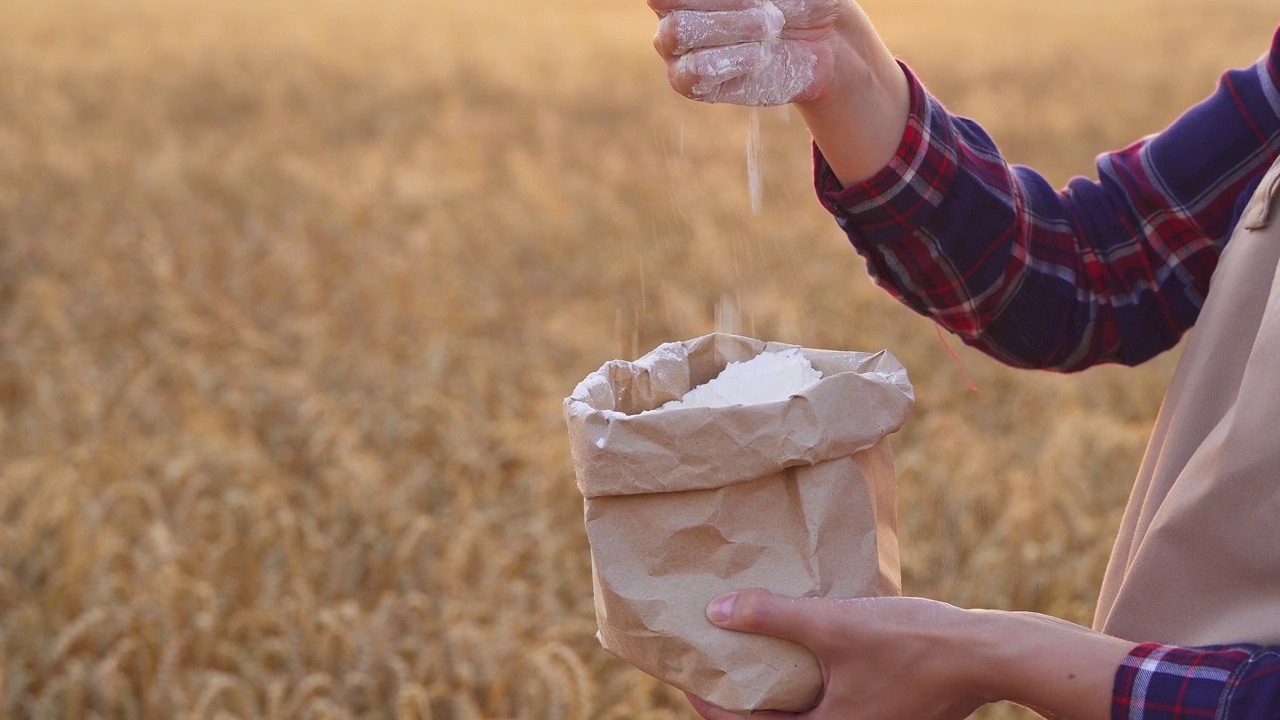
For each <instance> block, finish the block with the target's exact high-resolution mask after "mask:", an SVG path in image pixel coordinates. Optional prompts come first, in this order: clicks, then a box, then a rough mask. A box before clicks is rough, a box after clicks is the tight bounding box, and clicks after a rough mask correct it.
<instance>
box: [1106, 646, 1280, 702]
mask: <svg viewBox="0 0 1280 720" xmlns="http://www.w3.org/2000/svg"><path fill="white" fill-rule="evenodd" d="M1111 717H1112V720H1199V719H1200V718H1209V719H1211V720H1264V719H1266V720H1274V719H1275V718H1280V653H1277V651H1276V650H1275V649H1265V648H1258V647H1255V646H1252V645H1244V646H1239V647H1214V648H1198V649H1188V648H1178V647H1171V646H1168V645H1155V644H1148V645H1139V646H1138V647H1137V648H1134V650H1133V651H1132V652H1131V653H1129V657H1128V658H1127V659H1126V660H1125V662H1124V664H1123V665H1121V666H1120V670H1119V671H1118V672H1117V673H1116V681H1115V692H1114V694H1113V698H1112V703H1111Z"/></svg>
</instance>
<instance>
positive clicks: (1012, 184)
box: [815, 28, 1280, 720]
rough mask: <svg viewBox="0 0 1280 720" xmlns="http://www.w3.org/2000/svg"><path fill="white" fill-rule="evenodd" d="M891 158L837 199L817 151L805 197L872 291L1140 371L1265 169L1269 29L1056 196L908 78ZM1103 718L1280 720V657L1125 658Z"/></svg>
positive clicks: (1028, 361) (1013, 344)
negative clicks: (1093, 174)
mask: <svg viewBox="0 0 1280 720" xmlns="http://www.w3.org/2000/svg"><path fill="white" fill-rule="evenodd" d="M907 75H908V78H909V79H910V83H911V114H910V118H909V120H908V125H907V130H906V133H905V135H904V137H903V140H902V143H901V145H900V146H899V148H898V152H897V154H896V155H895V157H894V158H893V160H892V161H891V162H890V163H889V165H888V166H887V167H886V168H885V169H884V170H882V171H881V172H880V173H879V174H877V175H876V176H875V177H873V178H871V179H870V180H867V181H866V182H864V183H861V184H859V185H856V186H853V187H849V188H844V187H843V186H842V185H841V183H840V181H839V180H838V179H837V178H836V176H835V174H834V173H833V172H832V170H831V168H830V167H829V166H828V165H827V163H826V162H825V160H824V159H823V158H822V155H821V153H820V152H818V151H817V150H816V149H815V158H816V163H815V166H816V184H817V189H818V195H819V198H820V199H821V200H822V203H823V205H824V206H825V207H826V208H827V209H828V210H829V211H831V213H832V214H833V215H835V217H836V220H837V222H838V223H839V224H840V226H841V228H843V229H844V231H845V232H846V233H847V234H848V236H849V239H850V240H851V241H852V242H853V245H854V247H855V248H856V249H857V251H858V253H859V254H860V255H862V256H863V257H864V258H865V259H866V261H867V268H868V270H869V272H870V274H871V276H872V278H873V279H874V280H875V281H876V283H877V284H879V285H880V286H881V287H884V288H885V289H886V290H888V291H889V292H890V293H891V294H893V295H894V296H895V297H897V298H898V299H899V300H901V301H902V302H904V303H906V304H907V305H908V306H910V307H911V308H913V309H915V310H916V311H917V312H919V313H921V314H923V315H925V316H927V317H930V318H933V319H934V320H935V321H936V322H937V323H938V324H940V325H942V326H943V327H946V328H947V329H949V330H951V331H952V332H954V333H956V334H957V335H959V336H960V337H961V338H963V339H964V341H965V342H966V343H968V344H970V345H973V346H975V347H977V348H979V349H981V350H983V351H985V352H987V353H988V354H990V355H992V356H994V357H995V358H997V359H999V360H1001V361H1003V362H1005V363H1008V364H1010V365H1018V366H1023V367H1040V368H1053V369H1057V370H1062V371H1073V370H1080V369H1084V368H1086V367H1089V366H1091V365H1094V364H1097V363H1107V362H1120V363H1126V364H1130V365H1135V364H1138V363H1140V362H1142V361H1144V360H1147V359H1149V358H1151V357H1153V356H1155V355H1157V354H1159V353H1160V352H1163V351H1164V350H1167V349H1169V348H1170V347H1172V346H1173V345H1175V344H1176V343H1177V342H1178V340H1179V338H1180V337H1181V336H1182V334H1183V333H1184V332H1186V330H1187V329H1188V328H1190V327H1191V325H1192V324H1193V323H1194V322H1195V320H1196V317H1197V316H1198V315H1199V313H1200V308H1201V307H1202V306H1203V304H1204V299H1205V295H1206V293H1207V292H1208V287H1209V277H1210V276H1211V275H1212V274H1213V271H1214V269H1215V268H1216V267H1217V263H1218V257H1219V255H1220V254H1221V252H1222V249H1223V246H1224V245H1225V244H1226V242H1227V240H1228V239H1229V237H1230V235H1231V231H1232V230H1233V228H1234V227H1235V224H1236V222H1237V221H1238V220H1239V218H1240V215H1241V213H1242V211H1243V209H1244V205H1245V204H1246V203H1247V202H1248V199H1249V197H1250V195H1252V191H1253V189H1254V188H1255V187H1256V185H1257V183H1258V181H1259V180H1260V179H1261V176H1262V175H1263V174H1264V173H1265V171H1266V169H1267V168H1268V167H1270V166H1271V164H1272V163H1273V162H1274V161H1275V159H1276V157H1277V155H1280V89H1278V87H1280V28H1278V29H1277V32H1276V35H1275V39H1274V40H1273V42H1272V46H1271V50H1270V52H1269V54H1267V55H1266V56H1264V57H1263V58H1262V59H1261V60H1259V61H1258V63H1257V64H1256V65H1254V66H1253V67H1251V68H1247V69H1243V70H1234V71H1230V72H1227V73H1226V74H1224V75H1223V77H1222V81H1221V83H1220V84H1219V86H1218V88H1217V91H1216V92H1215V93H1214V94H1213V95H1211V96H1210V97H1209V98H1208V99H1206V100H1205V101H1203V102H1201V103H1200V104H1199V105H1196V106H1195V107H1193V108H1191V109H1190V110H1188V111H1187V112H1186V113H1185V114H1184V115H1183V116H1182V117H1180V118H1179V119H1178V120H1177V121H1176V122H1174V123H1173V124H1172V125H1171V126H1169V127H1168V128H1167V129H1165V130H1164V131H1163V132H1161V133H1159V134H1157V135H1153V136H1151V137H1148V138H1144V139H1143V140H1140V141H1138V142H1137V143H1134V144H1133V145H1131V146H1129V147H1128V148H1125V149H1123V150H1120V151H1117V152H1113V153H1108V154H1105V155H1102V156H1101V157H1100V158H1099V159H1098V165H1097V170H1098V177H1099V178H1100V180H1099V181H1092V180H1088V179H1084V178H1076V179H1074V180H1072V181H1071V182H1070V183H1069V184H1068V185H1067V187H1066V188H1065V189H1064V190H1061V191H1057V190H1055V189H1054V188H1053V187H1051V186H1050V185H1049V184H1048V183H1047V182H1046V181H1045V180H1044V178H1043V177H1041V176H1040V175H1038V174H1036V173H1035V172H1034V171H1032V170H1030V169H1028V168H1025V167H1018V166H1010V165H1008V164H1007V163H1006V162H1005V161H1004V160H1003V158H1002V157H1001V156H1000V153H999V150H997V148H996V146H995V144H994V143H993V142H992V141H991V138H990V137H989V136H988V135H987V134H986V133H985V132H984V131H983V130H982V128H981V127H979V126H978V125H977V124H976V123H974V122H973V121H971V120H968V119H965V118H960V117H956V116H954V115H951V114H950V113H948V112H947V111H946V109H945V108H944V107H943V106H942V104H941V103H939V102H938V101H937V100H936V99H935V98H933V97H932V96H930V95H929V94H928V92H926V91H925V89H924V87H923V86H922V85H921V84H920V83H919V82H918V81H917V80H916V79H915V77H914V76H912V75H911V73H910V71H909V70H908V71H907ZM1112 717H1113V718H1115V719H1116V720H1166V719H1168V720H1172V719H1174V718H1178V719H1190V718H1216V719H1219V720H1225V719H1227V718H1230V719H1233V720H1234V719H1238V718H1280V648H1271V649H1266V648H1257V647H1252V646H1244V647H1234V648H1226V647H1223V648H1200V649H1187V648H1176V647H1170V646H1164V645H1141V646H1139V647H1138V648H1136V649H1135V650H1134V651H1133V652H1132V653H1131V654H1130V656H1129V658H1128V659H1127V660H1126V662H1125V663H1124V664H1123V665H1122V666H1121V667H1120V669H1119V670H1118V672H1117V674H1116V680H1115V693H1114V697H1113V703H1112Z"/></svg>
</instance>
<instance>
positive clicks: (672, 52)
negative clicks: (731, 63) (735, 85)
mask: <svg viewBox="0 0 1280 720" xmlns="http://www.w3.org/2000/svg"><path fill="white" fill-rule="evenodd" d="M786 22H787V21H786V18H784V17H783V16H782V11H780V10H778V8H777V7H776V6H774V5H772V4H770V5H768V6H767V7H763V8H752V9H748V10H738V11H732V12H694V11H689V10H677V11H674V12H671V13H668V14H667V15H665V16H664V17H663V18H662V21H661V22H659V23H658V34H657V35H656V36H655V37H654V40H653V44H654V47H655V48H656V49H657V50H658V53H659V54H660V55H662V56H663V57H665V58H671V57H674V56H677V55H683V54H685V53H687V52H689V51H690V50H696V49H698V48H711V47H721V46H725V45H738V44H741V43H750V42H762V41H765V40H772V39H774V38H777V37H778V36H779V35H780V34H781V33H782V28H783V26H784V25H786Z"/></svg>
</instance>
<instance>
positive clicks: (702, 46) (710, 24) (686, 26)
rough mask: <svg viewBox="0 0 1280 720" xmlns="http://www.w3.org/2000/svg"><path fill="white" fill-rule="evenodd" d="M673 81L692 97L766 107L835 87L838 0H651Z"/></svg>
mask: <svg viewBox="0 0 1280 720" xmlns="http://www.w3.org/2000/svg"><path fill="white" fill-rule="evenodd" d="M649 6H650V7H652V8H653V9H654V10H655V11H656V12H657V13H658V15H659V16H660V17H661V18H662V20H661V22H660V23H659V25H658V34H657V37H656V38H655V39H654V45H655V47H656V48H657V49H658V52H659V54H661V55H662V56H663V58H664V59H665V60H666V62H667V75H668V78H669V79H670V81H671V85H672V87H674V88H675V89H676V90H678V91H679V92H680V93H682V94H683V95H685V96H687V97H690V98H693V99H695V100H702V101H704V102H713V103H732V104H736V105H749V106H768V105H784V104H787V103H791V102H807V101H812V100H816V99H818V98H819V97H821V96H822V95H823V93H824V92H825V91H826V90H827V89H828V88H829V87H830V85H831V78H832V70H833V68H834V66H835V48H834V44H835V42H837V40H838V36H837V33H836V31H835V28H836V25H837V21H838V20H839V19H840V16H841V13H842V12H847V11H848V8H847V7H846V6H845V5H844V4H843V3H841V2H839V1H838V0H774V1H772V2H771V1H770V0H649Z"/></svg>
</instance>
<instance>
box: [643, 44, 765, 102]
mask: <svg viewBox="0 0 1280 720" xmlns="http://www.w3.org/2000/svg"><path fill="white" fill-rule="evenodd" d="M764 60H765V57H764V48H763V47H761V45H760V44H759V43H746V44H743V45H730V46H728V47H722V48H708V49H705V50H698V51H696V52H691V53H688V54H686V55H682V56H680V59H679V60H678V61H676V62H674V63H668V64H667V72H668V76H669V80H670V81H671V86H672V87H673V88H675V89H676V90H677V91H678V92H679V93H680V94H682V95H684V96H685V97H690V98H694V99H695V100H707V101H710V102H716V100H717V98H716V95H717V92H718V90H719V88H720V87H721V86H722V85H724V84H725V83H727V82H729V81H731V80H733V79H735V78H739V77H743V76H746V75H750V74H751V73H754V72H756V71H757V70H759V69H760V68H761V66H763V64H764Z"/></svg>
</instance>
